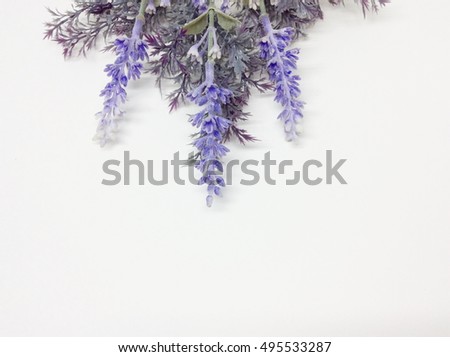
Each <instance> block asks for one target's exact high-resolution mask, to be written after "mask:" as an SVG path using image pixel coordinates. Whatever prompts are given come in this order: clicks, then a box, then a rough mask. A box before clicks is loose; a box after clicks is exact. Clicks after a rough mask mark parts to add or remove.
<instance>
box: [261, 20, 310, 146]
mask: <svg viewBox="0 0 450 357" xmlns="http://www.w3.org/2000/svg"><path fill="white" fill-rule="evenodd" d="M261 23H262V25H263V29H264V32H265V34H266V36H265V37H263V38H262V39H261V43H260V47H261V57H262V58H263V59H264V60H266V61H267V71H268V73H269V78H270V79H271V80H272V82H273V83H274V85H275V91H276V97H275V101H276V102H278V103H280V104H281V105H282V106H283V111H282V112H281V114H280V115H279V116H278V119H280V120H281V121H282V122H283V124H284V131H285V133H286V139H287V140H288V141H293V140H295V139H296V138H297V136H298V129H297V124H298V123H299V121H300V119H301V118H303V113H302V109H303V106H304V103H303V102H302V101H301V100H299V99H298V98H299V96H300V94H301V91H300V85H299V81H300V77H299V76H297V75H295V74H294V73H293V71H294V70H295V69H296V68H297V64H296V62H297V60H298V53H299V50H298V49H292V50H287V49H286V48H287V47H288V46H289V45H290V42H291V40H292V37H293V35H294V33H295V31H294V30H293V29H292V28H283V29H280V30H274V29H273V27H272V24H271V22H270V19H269V16H268V15H267V14H263V15H261Z"/></svg>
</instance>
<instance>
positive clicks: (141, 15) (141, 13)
mask: <svg viewBox="0 0 450 357" xmlns="http://www.w3.org/2000/svg"><path fill="white" fill-rule="evenodd" d="M149 2H150V0H142V1H141V7H140V8H139V13H138V15H137V17H136V20H137V19H140V20H142V21H144V22H145V10H146V9H147V6H148V3H149Z"/></svg>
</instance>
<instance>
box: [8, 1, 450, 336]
mask: <svg viewBox="0 0 450 357" xmlns="http://www.w3.org/2000/svg"><path fill="white" fill-rule="evenodd" d="M69 4H70V1H60V0H58V1H56V0H37V1H8V2H5V4H3V5H2V11H1V12H0V27H1V34H2V40H1V46H0V51H1V52H0V54H1V60H0V107H1V114H0V117H1V123H2V126H1V130H0V152H1V153H0V335H2V336H117V335H118V336H149V335H152V336H164V335H166V336H195V335H199V336H261V335H278V336H280V335H281V336H283V335H285V336H287V335H291V336H292V335H303V336H310V335H334V336H450V304H449V301H450V221H449V218H450V167H449V165H450V164H449V154H450V140H449V136H450V107H449V98H448V96H449V83H450V69H449V67H448V66H449V63H450V42H449V38H450V27H449V26H448V14H449V11H450V3H449V2H448V1H445V0H430V1H427V2H423V1H419V0H395V1H394V3H393V4H392V5H389V6H388V7H387V8H386V9H384V10H383V11H382V12H381V13H380V14H379V15H378V16H377V15H371V16H369V17H368V18H367V19H366V20H364V19H363V18H362V15H361V13H360V10H359V9H358V8H357V7H356V6H355V5H354V4H352V3H351V1H348V4H347V6H346V8H332V7H331V6H328V5H324V11H325V17H326V19H325V21H323V22H319V23H318V24H317V25H316V26H315V27H314V28H312V29H311V30H310V31H309V37H308V39H304V40H302V41H300V43H299V45H300V46H301V48H302V58H301V69H300V74H301V76H302V77H303V82H302V88H303V93H304V94H303V97H302V98H303V99H304V100H305V101H306V102H307V103H308V105H307V108H306V110H305V117H306V120H305V124H304V126H305V135H303V136H302V138H301V140H300V143H299V144H298V145H292V144H289V143H286V142H285V141H284V139H283V133H282V129H281V127H280V123H278V122H277V121H276V119H275V118H276V116H277V113H278V111H279V107H278V106H277V105H276V104H274V103H272V96H271V95H264V96H260V95H256V96H255V97H254V99H253V100H252V103H251V106H250V110H251V111H252V113H253V118H252V120H251V121H250V122H248V123H247V124H245V128H247V129H248V130H249V131H251V132H252V133H254V134H255V135H256V136H257V137H258V138H259V139H261V141H260V142H258V143H256V144H253V145H249V146H248V147H241V146H239V145H238V144H233V145H231V147H232V154H231V155H230V156H229V159H234V158H239V159H241V160H242V159H248V158H251V159H261V158H262V156H263V154H264V153H265V152H266V151H268V150H271V151H272V156H273V157H275V158H276V159H279V160H281V159H291V160H295V161H296V162H299V163H301V162H303V161H305V160H308V159H315V158H318V159H323V157H324V154H325V150H327V149H331V150H333V151H334V154H335V155H336V157H339V158H346V159H348V162H347V163H346V165H345V166H344V169H343V174H344V176H345V177H346V179H347V180H348V182H349V184H348V185H347V186H341V185H332V186H325V185H322V186H317V187H309V186H306V185H304V184H302V185H298V186H295V187H286V186H285V185H283V184H279V185H277V186H268V185H266V184H263V183H261V184H259V185H257V186H253V187H242V186H239V185H233V186H232V187H229V188H228V189H227V190H226V192H225V198H224V199H222V200H220V201H217V202H216V205H215V206H214V208H213V209H207V208H206V207H205V204H204V192H203V188H199V187H194V186H176V185H175V184H171V185H169V186H166V187H162V188H161V187H154V186H150V185H146V186H138V185H137V184H133V185H131V186H129V187H124V186H115V187H105V186H102V185H101V180H102V179H103V173H102V164H103V162H104V161H105V160H108V159H118V160H122V158H123V152H124V151H125V150H129V151H130V152H131V155H132V157H134V158H139V159H141V160H150V159H153V160H162V159H170V158H171V156H172V154H173V153H174V152H176V151H178V150H181V152H182V153H188V152H189V151H190V147H189V138H188V136H189V135H190V134H191V133H192V131H193V130H192V128H191V127H190V124H189V123H188V122H187V116H186V114H187V113H192V112H193V111H194V110H195V108H194V107H189V108H186V109H183V110H182V111H179V112H177V113H174V114H170V115H169V114H168V113H167V103H166V102H164V101H163V100H162V99H161V96H160V94H159V91H158V90H157V88H155V85H154V78H151V77H146V78H145V79H143V80H142V81H140V82H139V83H134V84H132V85H131V86H130V91H129V97H130V102H129V103H128V105H127V112H128V113H127V116H126V118H127V119H126V121H125V122H123V123H122V126H121V128H122V136H121V140H120V142H119V143H118V144H117V145H115V146H113V147H109V148H106V149H103V150H102V149H100V148H98V147H97V146H95V145H94V144H93V143H92V142H91V138H92V136H93V133H94V131H95V126H96V122H95V120H94V116H93V114H94V113H95V112H97V111H99V109H100V107H101V99H100V98H99V97H98V92H99V90H100V89H101V88H102V86H104V84H105V80H106V79H105V75H104V73H103V67H104V65H105V64H106V63H108V62H110V61H111V60H112V57H111V55H109V54H102V53H93V54H91V55H89V56H88V58H87V59H84V58H78V59H74V60H70V61H64V60H63V58H62V56H61V55H60V52H61V50H60V48H59V47H58V46H57V45H56V44H54V43H51V42H46V41H43V40H42V37H43V36H42V33H43V25H42V23H43V22H44V21H46V20H48V19H49V15H48V14H47V13H46V10H45V6H49V7H52V8H54V7H55V6H57V7H58V8H60V9H66V8H67V7H68V6H69Z"/></svg>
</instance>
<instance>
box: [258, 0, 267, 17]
mask: <svg viewBox="0 0 450 357" xmlns="http://www.w3.org/2000/svg"><path fill="white" fill-rule="evenodd" d="M259 8H260V9H261V16H262V15H267V9H266V2H265V0H259Z"/></svg>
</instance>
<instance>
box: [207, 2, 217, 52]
mask: <svg viewBox="0 0 450 357" xmlns="http://www.w3.org/2000/svg"><path fill="white" fill-rule="evenodd" d="M208 11H209V12H208V16H209V27H208V61H214V59H213V58H212V57H211V55H210V53H211V49H212V48H213V46H214V31H215V27H214V21H215V16H214V15H215V12H214V0H209V10H208Z"/></svg>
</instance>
